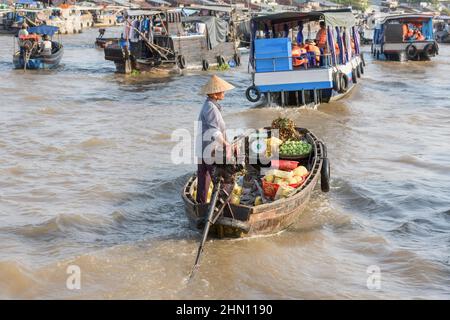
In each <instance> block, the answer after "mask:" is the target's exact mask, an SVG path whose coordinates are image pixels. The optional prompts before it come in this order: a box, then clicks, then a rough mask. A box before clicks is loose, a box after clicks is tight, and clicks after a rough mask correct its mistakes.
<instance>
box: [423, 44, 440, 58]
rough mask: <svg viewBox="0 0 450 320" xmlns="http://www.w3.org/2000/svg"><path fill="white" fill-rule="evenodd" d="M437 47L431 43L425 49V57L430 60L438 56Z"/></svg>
mask: <svg viewBox="0 0 450 320" xmlns="http://www.w3.org/2000/svg"><path fill="white" fill-rule="evenodd" d="M436 52H437V50H436V46H435V45H434V43H429V44H427V45H426V46H425V48H423V55H424V56H425V58H427V59H429V58H430V57H434V56H435V55H436Z"/></svg>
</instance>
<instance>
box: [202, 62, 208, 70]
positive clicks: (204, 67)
mask: <svg viewBox="0 0 450 320" xmlns="http://www.w3.org/2000/svg"><path fill="white" fill-rule="evenodd" d="M208 69H209V62H208V60H206V59H205V60H203V61H202V70H203V71H208Z"/></svg>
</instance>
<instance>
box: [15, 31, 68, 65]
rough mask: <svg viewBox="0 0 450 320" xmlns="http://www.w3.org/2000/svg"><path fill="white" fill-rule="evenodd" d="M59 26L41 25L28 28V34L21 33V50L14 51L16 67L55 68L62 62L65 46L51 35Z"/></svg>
mask: <svg viewBox="0 0 450 320" xmlns="http://www.w3.org/2000/svg"><path fill="white" fill-rule="evenodd" d="M57 31H58V27H54V26H47V25H41V26H38V27H32V28H28V35H19V50H18V51H16V52H15V53H14V56H13V63H14V67H15V68H16V69H31V70H36V69H53V68H56V67H57V66H58V65H59V63H60V62H61V59H62V56H63V54H64V47H63V45H62V44H61V43H60V42H57V41H53V40H52V39H51V37H53V35H54V34H55V33H56V32H57Z"/></svg>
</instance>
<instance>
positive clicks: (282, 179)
mask: <svg viewBox="0 0 450 320" xmlns="http://www.w3.org/2000/svg"><path fill="white" fill-rule="evenodd" d="M308 174H309V172H308V170H307V169H306V168H305V167H303V166H300V167H297V168H295V169H294V170H291V171H283V170H278V169H273V170H270V171H268V172H267V173H266V175H265V176H264V178H263V190H264V196H266V197H268V198H270V199H275V200H277V199H279V198H280V197H287V196H288V195H289V194H290V192H292V191H293V190H294V189H295V188H298V187H299V186H300V185H301V184H302V183H303V181H304V180H305V179H306V177H307V176H308ZM288 187H289V188H288ZM280 188H282V190H281V191H280V192H279V189H280Z"/></svg>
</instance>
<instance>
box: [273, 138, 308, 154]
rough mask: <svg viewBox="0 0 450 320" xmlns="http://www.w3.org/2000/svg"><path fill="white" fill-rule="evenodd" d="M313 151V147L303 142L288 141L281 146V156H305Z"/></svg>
mask: <svg viewBox="0 0 450 320" xmlns="http://www.w3.org/2000/svg"><path fill="white" fill-rule="evenodd" d="M311 150H312V146H311V145H310V144H309V143H308V142H306V141H303V140H288V141H285V142H283V144H282V145H281V146H280V156H288V157H294V156H305V155H308V154H309V153H310V152H311Z"/></svg>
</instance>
